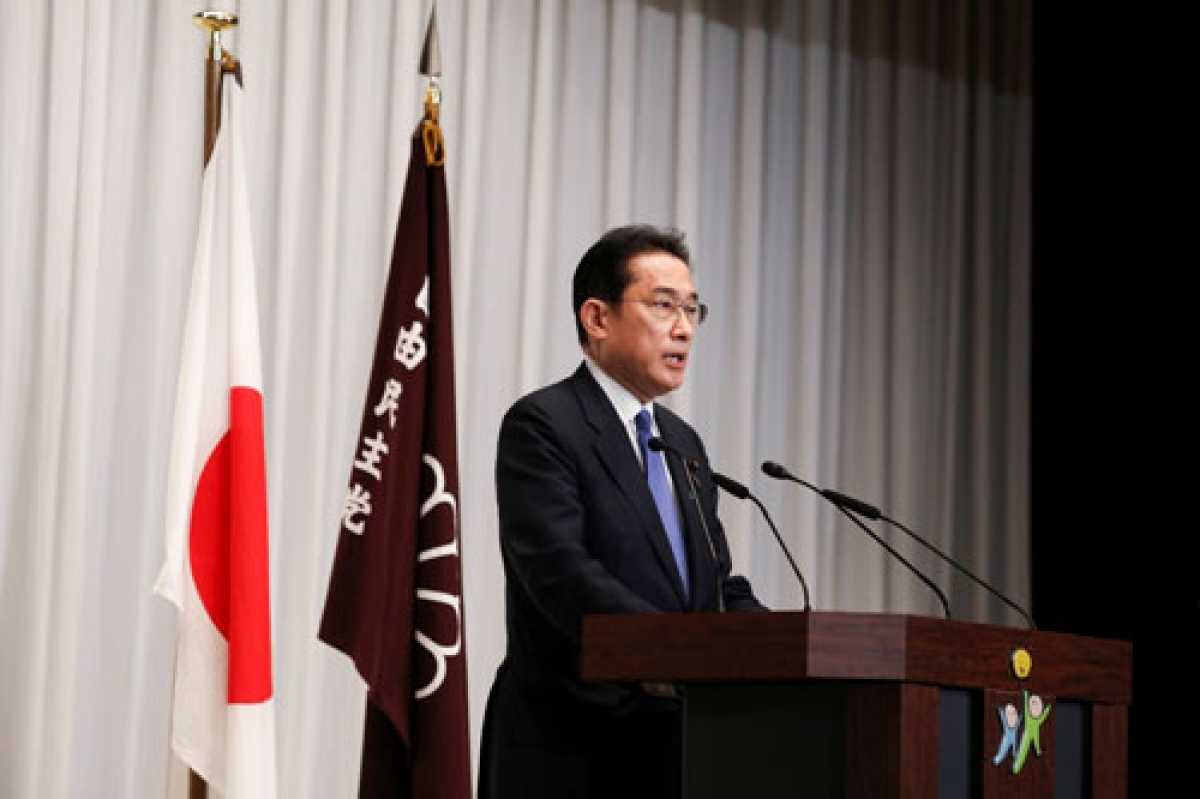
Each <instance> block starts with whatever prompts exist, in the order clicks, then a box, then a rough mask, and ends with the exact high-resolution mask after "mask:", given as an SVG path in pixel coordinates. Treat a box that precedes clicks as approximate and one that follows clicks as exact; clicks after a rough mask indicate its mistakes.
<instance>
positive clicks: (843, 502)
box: [762, 461, 953, 619]
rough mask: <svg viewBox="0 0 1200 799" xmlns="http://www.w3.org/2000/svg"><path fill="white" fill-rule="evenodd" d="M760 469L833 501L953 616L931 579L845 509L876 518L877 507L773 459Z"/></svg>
mask: <svg viewBox="0 0 1200 799" xmlns="http://www.w3.org/2000/svg"><path fill="white" fill-rule="evenodd" d="M762 470H763V474H765V475H767V477H773V478H775V479H776V480H789V481H791V482H793V483H799V484H800V485H802V486H804V487H805V488H807V489H809V490H811V491H815V492H816V493H818V494H820V495H821V496H823V497H825V498H826V499H828V500H829V501H830V502H831V503H833V506H834V507H835V508H837V509H838V510H839V511H841V513H842V515H843V516H845V517H846V518H847V519H849V520H850V521H852V522H854V523H855V524H856V525H858V527H859V528H860V529H861V530H862V531H863V532H864V533H866V534H867V535H869V536H870V537H871V538H872V539H874V541H875V543H876V544H879V546H881V547H883V548H884V549H885V550H886V551H887V552H888V554H890V555H891V556H892V557H894V558H895V559H896V560H898V561H900V562H901V563H903V564H904V565H905V566H906V567H908V570H909V571H911V572H912V573H913V574H915V575H916V576H917V577H918V578H919V579H920V580H921V582H923V583H925V585H927V586H929V588H930V590H932V591H933V593H935V594H937V598H938V599H939V600H940V601H941V603H942V610H943V611H945V613H946V618H947V619H950V618H953V616H951V614H950V603H949V602H948V601H946V595H945V594H943V593H942V589H940V588H938V587H937V585H936V584H935V583H934V582H933V580H930V579H929V578H928V577H926V576H925V575H924V574H922V573H921V570H920V569H918V568H917V567H916V566H914V565H912V564H911V563H909V562H908V561H907V560H906V559H905V558H904V556H903V555H901V554H900V553H899V552H897V551H896V550H895V549H893V548H892V547H891V546H889V545H888V543H887V542H886V541H884V540H883V539H882V538H880V537H879V536H878V535H876V534H875V532H874V531H873V530H872V529H871V528H870V527H867V526H866V525H865V524H863V522H862V519H860V518H858V517H857V516H855V515H854V513H851V512H850V510H848V509H847V508H849V507H855V506H861V508H862V513H863V515H864V516H868V517H869V518H876V519H877V518H881V517H882V515H883V514H882V513H880V511H879V509H878V508H875V507H873V506H871V505H868V504H867V503H865V502H860V501H859V500H857V499H854V498H853V497H848V496H846V495H845V494H839V493H837V492H835V491H826V490H822V489H820V488H817V487H816V486H815V485H813V484H812V483H809V482H807V481H805V480H801V479H800V478H799V477H797V476H796V475H794V474H792V473H791V472H789V471H788V470H787V469H785V468H784V467H783V466H780V465H779V464H778V463H775V462H774V461H763V465H762ZM847 500H853V503H851V502H848V501H847ZM869 511H874V512H875V514H876V515H875V516H870V513H869Z"/></svg>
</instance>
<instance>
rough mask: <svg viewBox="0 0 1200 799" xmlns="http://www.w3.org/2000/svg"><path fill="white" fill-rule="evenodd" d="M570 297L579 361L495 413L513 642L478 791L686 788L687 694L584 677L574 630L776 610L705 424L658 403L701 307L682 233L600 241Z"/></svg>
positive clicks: (611, 796) (595, 792)
mask: <svg viewBox="0 0 1200 799" xmlns="http://www.w3.org/2000/svg"><path fill="white" fill-rule="evenodd" d="M573 306H574V310H575V323H576V332H577V335H578V337H579V342H580V345H581V346H582V348H583V352H584V362H583V364H581V365H580V366H579V368H578V369H577V370H576V371H575V372H574V374H572V375H571V376H570V377H567V378H566V379H564V380H562V381H560V382H558V383H555V384H553V385H550V386H547V387H544V388H541V389H539V390H537V391H534V392H532V393H531V394H528V395H527V396H525V397H523V398H521V399H519V400H518V401H517V402H516V403H515V404H514V405H513V406H512V407H511V408H510V409H509V411H508V413H507V414H506V415H505V417H504V420H503V422H502V423H501V427H500V437H499V444H498V448H497V457H496V496H497V502H498V506H499V518H500V549H501V555H502V558H503V561H504V573H505V578H506V589H505V590H506V607H505V611H506V622H507V634H508V647H507V653H506V657H505V659H504V662H503V663H502V664H501V665H500V668H499V669H498V671H497V673H496V678H495V682H494V683H493V685H492V690H491V693H490V695H489V697H488V704H487V710H486V714H485V718H484V728H483V742H482V746H481V750H482V751H481V757H480V775H479V795H480V797H481V799H577V798H586V797H594V798H597V799H598V798H599V797H603V798H604V799H634V798H635V797H654V799H676V798H677V797H679V796H680V795H681V766H682V753H681V749H682V746H681V745H682V739H681V724H680V722H681V700H680V699H679V698H677V697H675V696H673V695H672V692H671V691H670V689H669V688H668V687H665V686H645V685H632V684H615V683H608V684H604V683H595V682H583V681H582V680H581V679H580V676H579V675H580V634H581V633H580V628H581V621H582V619H583V617H584V616H585V615H587V614H601V613H680V612H689V611H691V612H701V611H716V610H720V609H724V610H730V611H740V610H765V609H766V608H764V607H763V605H762V604H761V603H760V602H759V601H758V600H757V599H756V598H755V596H754V594H753V592H752V590H751V587H750V584H749V582H748V581H747V580H746V579H745V578H743V577H739V576H732V575H731V574H730V572H731V563H730V554H729V547H728V544H727V542H726V539H725V533H724V529H723V528H722V526H721V522H720V520H719V519H718V518H717V489H716V487H715V485H714V484H713V481H712V473H711V470H710V468H709V463H708V457H707V454H706V452H705V449H704V445H703V443H702V442H701V440H700V437H699V436H698V435H697V433H696V431H695V430H693V429H692V428H691V426H689V425H688V424H687V422H685V421H684V420H683V419H681V418H680V417H679V416H678V415H676V414H674V413H672V412H671V411H670V410H668V409H667V408H664V407H662V406H659V405H657V404H656V403H655V402H654V400H655V398H656V397H660V396H662V395H664V394H666V393H668V392H670V391H672V390H674V389H676V388H679V387H680V386H681V385H682V384H683V380H684V372H685V370H686V368H687V364H688V357H689V354H690V351H691V346H692V342H693V337H694V335H695V332H696V328H697V326H698V325H699V324H700V323H701V322H703V321H704V317H705V316H706V314H707V308H706V307H705V306H704V305H703V304H702V303H701V302H700V301H699V297H698V294H697V292H696V287H695V283H694V281H693V279H692V271H691V266H690V263H689V253H688V248H687V245H686V244H685V242H684V240H683V237H682V236H681V235H680V234H678V233H676V232H674V231H667V230H660V229H658V228H654V227H651V226H648V225H633V226H627V227H621V228H616V229H614V230H611V231H609V232H608V233H606V234H605V235H604V236H603V237H602V238H601V239H600V240H599V241H597V242H596V243H595V244H594V245H592V247H591V248H590V249H589V250H588V251H587V253H585V254H584V256H583V258H582V259H581V260H580V262H579V265H578V267H577V268H576V270H575V276H574V282H573ZM643 410H645V411H648V412H649V419H650V420H651V421H650V423H649V426H650V428H651V429H650V430H648V431H642V433H641V436H642V442H644V439H645V437H646V436H648V435H654V436H657V437H659V438H661V439H662V440H663V441H664V442H665V443H666V444H667V445H668V446H669V447H670V448H671V449H673V450H674V451H675V453H672V452H670V451H668V452H655V451H652V450H647V449H646V448H645V447H644V446H640V444H641V443H642V442H640V441H639V431H638V423H637V421H636V420H637V417H638V415H639V413H640V412H641V411H643ZM644 418H645V417H644ZM644 424H645V422H643V425H644ZM643 453H645V454H643ZM655 458H658V459H663V461H662V462H660V463H654V462H653V459H655ZM643 462H645V467H644V465H643ZM664 462H665V465H666V466H667V467H668V469H669V475H670V476H669V483H670V486H673V491H671V489H670V486H668V487H667V488H666V489H665V493H664V496H665V497H667V499H666V500H664V501H663V510H662V511H660V510H659V507H658V506H657V505H656V501H655V498H654V495H653V494H652V490H651V488H650V487H649V486H648V482H647V481H648V479H653V478H649V477H648V473H649V472H650V471H652V470H654V469H660V470H661V466H662V465H664ZM644 468H645V470H644ZM685 470H687V471H685ZM689 472H690V474H689ZM659 474H660V475H661V474H662V472H661V471H659ZM693 481H694V482H693ZM693 485H694V486H695V489H694V490H695V494H696V497H697V499H696V500H693V498H692V490H693V489H692V487H691V486H693ZM697 505H700V506H701V507H702V508H703V513H704V522H702V521H701V519H700V515H699V511H698V509H697ZM661 514H667V516H668V517H669V516H671V515H675V517H676V519H679V520H680V522H679V523H678V524H675V523H673V522H672V521H671V520H670V519H669V518H668V519H667V520H666V521H664V518H663V516H662V515H661ZM705 523H706V524H707V533H706V531H705ZM672 528H674V529H678V528H682V531H681V533H682V540H681V541H678V544H677V546H673V545H672V543H671V541H670V540H669V538H670V537H669V535H668V532H667V530H668V529H672ZM710 537H711V542H710V540H709V539H710Z"/></svg>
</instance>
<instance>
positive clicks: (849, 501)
mask: <svg viewBox="0 0 1200 799" xmlns="http://www.w3.org/2000/svg"><path fill="white" fill-rule="evenodd" d="M762 468H763V471H764V472H767V474H770V475H771V476H772V477H781V478H782V479H785V480H786V479H795V480H797V481H798V482H801V483H803V482H804V481H803V480H800V479H799V478H793V477H792V476H791V473H790V472H788V470H787V469H785V468H784V467H782V466H780V465H779V464H778V463H772V462H770V461H767V462H766V463H764V464H763V466H762ZM768 468H770V471H767V470H768ZM806 485H807V484H806ZM809 488H813V486H809ZM817 490H818V491H820V493H821V494H822V495H824V496H826V497H829V498H830V499H831V500H833V502H835V503H838V504H841V505H845V507H847V508H849V509H850V510H852V511H854V512H855V513H858V514H860V515H862V516H865V517H867V518H868V519H879V520H880V521H882V522H884V523H885V524H890V525H892V526H893V527H898V528H899V529H900V530H902V531H903V532H904V533H905V534H907V535H908V536H909V537H910V538H912V539H913V540H914V541H916V542H917V543H918V544H920V545H921V546H923V547H925V549H927V550H929V551H930V552H932V553H933V554H935V555H937V556H938V557H939V558H941V559H942V560H943V561H945V562H946V563H949V564H950V565H951V566H953V567H954V568H955V569H957V570H958V571H959V573H960V574H963V575H965V576H966V577H968V578H969V579H971V580H972V581H973V582H974V583H975V584H976V585H978V586H979V587H980V588H982V589H984V590H985V591H987V592H988V593H990V594H991V595H992V596H994V597H996V598H997V599H999V600H1000V601H1001V602H1003V603H1004V604H1005V605H1008V606H1009V607H1010V608H1012V609H1013V610H1015V611H1016V612H1017V613H1019V614H1021V617H1022V618H1024V619H1025V623H1026V624H1028V625H1029V629H1030V630H1036V629H1037V625H1035V624H1034V623H1033V617H1032V616H1030V615H1029V614H1028V613H1027V612H1026V611H1025V609H1024V608H1022V607H1021V606H1020V605H1018V604H1017V603H1015V602H1013V601H1012V600H1011V599H1009V598H1008V597H1006V596H1005V595H1004V594H1002V593H1000V592H999V591H998V590H997V589H996V588H994V587H992V585H990V584H989V583H987V582H986V581H984V580H983V579H982V578H980V577H977V576H976V575H975V574H973V573H972V572H971V571H970V570H969V569H967V567H966V566H963V565H962V564H961V563H959V562H958V561H956V560H955V559H954V558H952V557H950V556H949V555H947V554H946V553H945V552H942V551H941V550H940V549H938V548H937V547H935V546H934V545H933V544H931V543H929V542H928V541H926V540H925V539H924V538H922V537H921V536H919V535H917V534H916V533H915V532H913V531H912V530H910V529H909V528H908V527H906V526H905V525H903V524H901V523H900V522H898V521H896V520H895V519H893V518H891V517H890V516H888V515H887V514H885V513H884V512H883V511H881V510H879V508H877V507H875V506H874V505H868V504H867V503H866V502H863V501H862V500H858V499H855V498H854V497H851V496H847V495H845V494H840V493H838V492H837V491H830V490H828V489H817Z"/></svg>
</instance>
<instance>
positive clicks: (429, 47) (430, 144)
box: [421, 0, 446, 166]
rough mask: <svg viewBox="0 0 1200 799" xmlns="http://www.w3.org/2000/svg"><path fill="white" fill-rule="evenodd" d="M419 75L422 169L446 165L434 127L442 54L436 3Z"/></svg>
mask: <svg viewBox="0 0 1200 799" xmlns="http://www.w3.org/2000/svg"><path fill="white" fill-rule="evenodd" d="M421 74H422V75H424V76H425V77H426V78H428V80H427V81H426V83H425V116H423V117H421V141H422V142H423V143H424V144H425V166H441V165H442V164H444V163H446V141H445V139H443V138H442V128H441V126H440V125H439V124H438V112H439V111H441V108H442V84H441V80H440V79H441V75H442V53H441V50H440V49H439V48H438V34H437V1H436V0H434V4H433V8H432V9H431V10H430V12H429V27H428V28H426V29H425V46H424V47H422V48H421Z"/></svg>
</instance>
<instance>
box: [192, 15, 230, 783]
mask: <svg viewBox="0 0 1200 799" xmlns="http://www.w3.org/2000/svg"><path fill="white" fill-rule="evenodd" d="M192 22H193V23H194V24H195V25H196V27H197V28H200V29H201V30H203V31H204V32H205V33H207V34H208V41H207V48H206V50H205V54H204V160H203V161H202V166H207V165H208V159H209V158H210V157H211V156H212V151H213V148H214V147H215V146H216V144H217V133H218V132H219V131H220V130H221V89H222V85H223V79H224V77H225V73H226V72H233V71H234V70H235V69H236V64H237V59H235V58H234V57H233V55H232V54H230V53H229V51H228V50H226V49H225V46H224V44H223V43H222V41H221V33H222V32H223V31H225V30H228V29H229V28H232V27H234V26H235V25H237V23H238V18H237V14H235V13H233V12H232V11H220V10H209V11H197V12H196V13H195V14H193V15H192ZM187 795H188V799H207V797H208V783H206V782H205V781H204V778H203V777H201V776H200V775H199V774H197V773H196V772H195V771H194V770H193V769H191V768H189V769H188V793H187Z"/></svg>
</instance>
